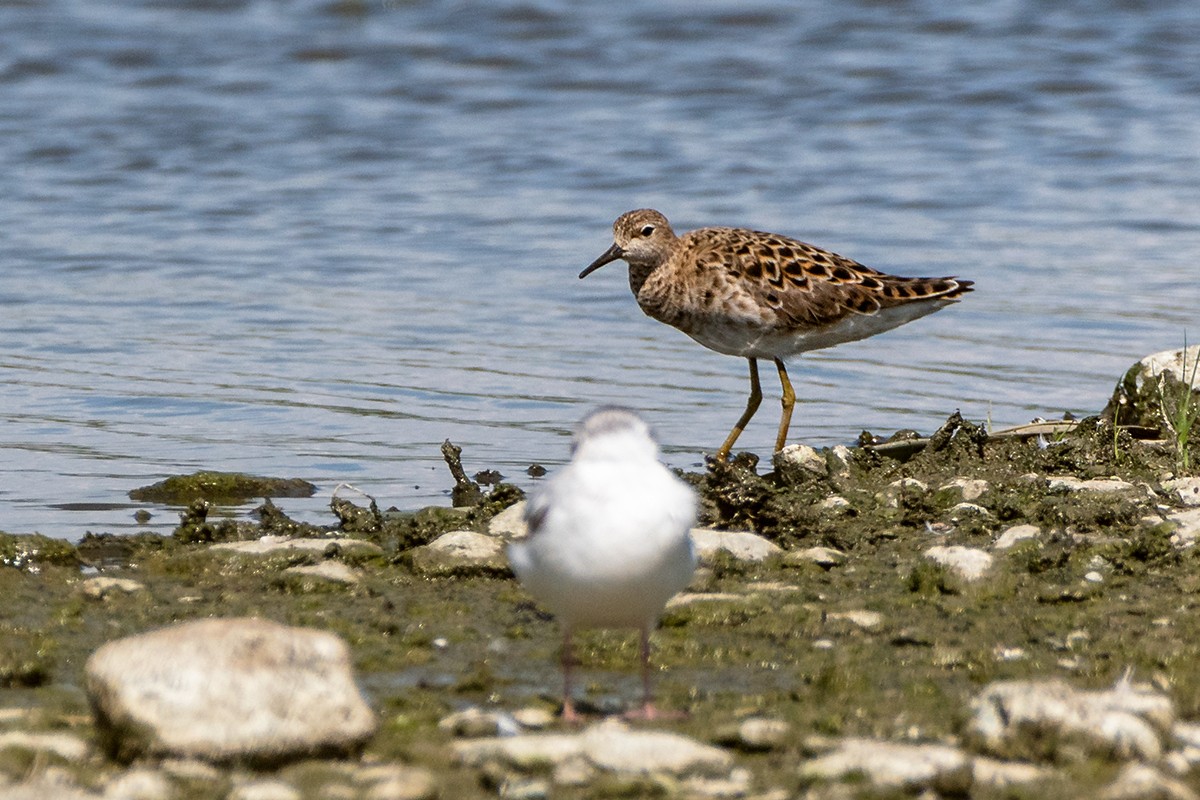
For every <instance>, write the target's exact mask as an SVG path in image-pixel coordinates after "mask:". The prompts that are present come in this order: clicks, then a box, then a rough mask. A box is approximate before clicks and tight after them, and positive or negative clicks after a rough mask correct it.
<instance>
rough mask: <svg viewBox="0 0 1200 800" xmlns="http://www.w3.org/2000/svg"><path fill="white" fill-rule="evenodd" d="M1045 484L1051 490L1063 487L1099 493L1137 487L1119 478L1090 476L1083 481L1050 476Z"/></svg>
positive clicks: (1124, 490)
mask: <svg viewBox="0 0 1200 800" xmlns="http://www.w3.org/2000/svg"><path fill="white" fill-rule="evenodd" d="M1047 485H1048V486H1049V488H1050V489H1051V490H1054V489H1063V490H1066V491H1068V492H1100V493H1101V494H1111V493H1114V492H1132V491H1134V490H1135V489H1137V488H1138V487H1136V486H1134V485H1133V484H1132V483H1130V482H1129V481H1123V480H1121V479H1120V478H1091V479H1089V480H1086V481H1085V480H1080V479H1079V478H1072V477H1070V476H1064V477H1057V478H1050V479H1049V480H1048V482H1047Z"/></svg>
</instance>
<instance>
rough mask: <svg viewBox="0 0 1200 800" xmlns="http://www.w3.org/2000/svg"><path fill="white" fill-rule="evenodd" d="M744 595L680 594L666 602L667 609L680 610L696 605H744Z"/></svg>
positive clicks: (725, 593)
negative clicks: (683, 607)
mask: <svg viewBox="0 0 1200 800" xmlns="http://www.w3.org/2000/svg"><path fill="white" fill-rule="evenodd" d="M745 601H746V595H744V594H736V593H734V592H682V593H680V594H677V595H675V596H674V597H672V598H671V599H670V600H668V601H667V608H680V607H682V606H690V605H695V604H697V603H744V602H745Z"/></svg>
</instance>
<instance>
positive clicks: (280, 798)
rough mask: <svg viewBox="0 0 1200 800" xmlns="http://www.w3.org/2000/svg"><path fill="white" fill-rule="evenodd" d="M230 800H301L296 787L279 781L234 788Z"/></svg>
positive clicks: (255, 782) (258, 781)
mask: <svg viewBox="0 0 1200 800" xmlns="http://www.w3.org/2000/svg"><path fill="white" fill-rule="evenodd" d="M228 800H301V796H300V792H298V791H297V790H296V788H295V787H294V786H291V785H289V784H286V783H284V782H283V781H279V780H271V779H265V780H256V781H247V782H245V783H242V784H240V785H238V786H235V787H233V791H232V792H230V793H229V797H228Z"/></svg>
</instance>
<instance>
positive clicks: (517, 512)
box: [488, 500, 529, 539]
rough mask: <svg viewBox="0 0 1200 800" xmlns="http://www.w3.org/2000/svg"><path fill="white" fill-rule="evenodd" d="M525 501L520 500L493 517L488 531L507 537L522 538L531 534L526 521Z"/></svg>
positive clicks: (494, 534) (493, 534)
mask: <svg viewBox="0 0 1200 800" xmlns="http://www.w3.org/2000/svg"><path fill="white" fill-rule="evenodd" d="M525 505H526V503H525V501H524V500H520V501H518V502H516V503H513V504H512V505H511V506H509V507H508V508H506V509H504V510H503V511H501V512H500V513H499V514H497V515H496V516H494V517H492V519H491V522H489V523H488V533H489V534H491V535H492V536H500V537H502V538H505V539H521V538H524V537H525V536H528V535H529V525H528V524H526V522H525Z"/></svg>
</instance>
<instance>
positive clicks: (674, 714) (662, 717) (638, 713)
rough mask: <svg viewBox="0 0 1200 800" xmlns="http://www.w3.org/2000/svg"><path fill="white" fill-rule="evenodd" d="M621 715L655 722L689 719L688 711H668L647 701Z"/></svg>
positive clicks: (625, 717) (626, 717)
mask: <svg viewBox="0 0 1200 800" xmlns="http://www.w3.org/2000/svg"><path fill="white" fill-rule="evenodd" d="M621 717H622V718H623V719H631V720H645V721H647V722H654V721H670V720H681V719H687V718H688V714H687V712H686V711H666V710H664V709H661V708H659V707H658V706H656V705H654V703H646V704H645V705H643V706H642V707H641V708H635V709H633V710H632V711H626V712H625V713H624V714H622V715H621Z"/></svg>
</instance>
